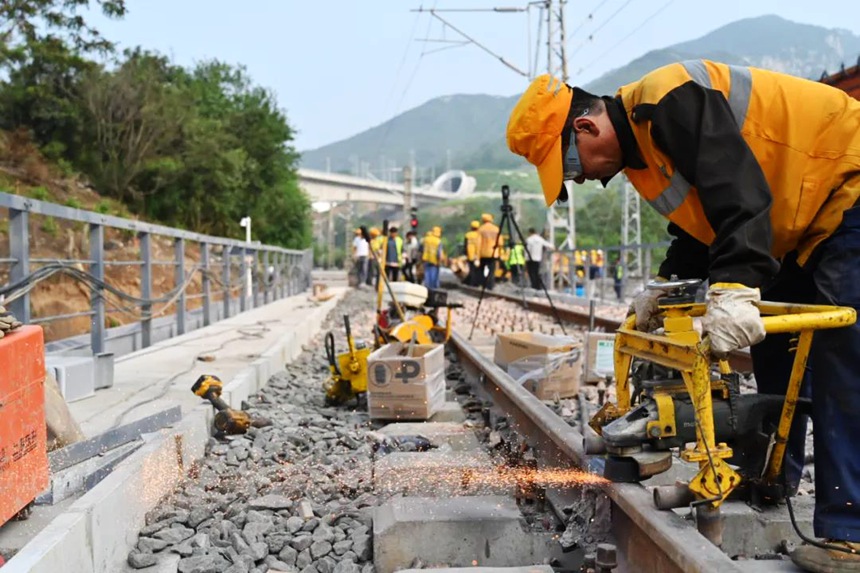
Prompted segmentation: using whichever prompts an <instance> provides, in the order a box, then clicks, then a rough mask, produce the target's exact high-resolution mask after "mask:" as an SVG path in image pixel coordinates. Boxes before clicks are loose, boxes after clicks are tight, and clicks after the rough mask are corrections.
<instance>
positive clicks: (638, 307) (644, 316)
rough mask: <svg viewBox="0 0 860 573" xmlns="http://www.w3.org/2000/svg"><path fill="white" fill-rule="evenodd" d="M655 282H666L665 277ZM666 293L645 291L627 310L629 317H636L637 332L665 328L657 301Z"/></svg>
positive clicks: (637, 296)
mask: <svg viewBox="0 0 860 573" xmlns="http://www.w3.org/2000/svg"><path fill="white" fill-rule="evenodd" d="M654 280H655V282H661V283H663V282H666V279H664V278H663V277H657V278H656V279H654ZM664 294H665V293H664V292H663V291H659V290H649V289H645V290H643V291H642V292H640V293H639V294H637V295H636V296H635V297H633V302H631V303H630V308H629V309H627V316H630V315H631V314H635V315H636V330H638V331H640V332H654V331H655V330H657V329H658V328H660V327H662V326H663V317H661V316H659V314H660V309H658V308H657V299H658V298H659V297H661V296H663V295H664Z"/></svg>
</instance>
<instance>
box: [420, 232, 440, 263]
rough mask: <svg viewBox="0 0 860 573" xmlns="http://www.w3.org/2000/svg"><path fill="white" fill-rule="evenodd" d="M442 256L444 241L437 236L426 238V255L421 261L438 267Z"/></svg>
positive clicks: (423, 255)
mask: <svg viewBox="0 0 860 573" xmlns="http://www.w3.org/2000/svg"><path fill="white" fill-rule="evenodd" d="M441 254H442V239H440V238H439V237H437V236H436V235H426V236H425V237H424V253H423V254H422V255H421V260H422V261H424V262H425V263H427V264H430V265H438V264H439V261H440V259H441V258H442V257H441Z"/></svg>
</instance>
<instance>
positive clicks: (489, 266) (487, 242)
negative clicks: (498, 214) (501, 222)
mask: <svg viewBox="0 0 860 573" xmlns="http://www.w3.org/2000/svg"><path fill="white" fill-rule="evenodd" d="M478 238H479V240H480V243H479V245H480V246H479V248H478V254H479V255H480V261H481V269H480V271H479V275H478V279H479V281H480V283H479V284H481V285H486V287H487V288H488V289H490V290H493V287H494V286H495V284H496V260H497V259H498V258H499V253H500V252H501V247H503V246H504V239H502V237H501V236H500V234H499V228H498V227H497V226H496V225H495V224H493V216H492V215H491V214H490V213H484V214H482V215H481V226H480V227H478Z"/></svg>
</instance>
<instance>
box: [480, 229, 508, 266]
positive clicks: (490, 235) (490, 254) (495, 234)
mask: <svg viewBox="0 0 860 573" xmlns="http://www.w3.org/2000/svg"><path fill="white" fill-rule="evenodd" d="M478 235H479V236H480V239H481V248H480V249H478V252H479V253H480V255H481V258H482V259H498V258H499V249H500V248H501V247H503V246H504V245H505V238H504V237H501V236H499V228H498V227H497V226H496V225H494V224H493V223H490V222H489V221H488V222H486V223H484V224H482V225H481V226H480V227H478ZM497 238H498V241H499V244H498V247H497V248H495V250H494V249H493V247H495V246H496V240H497Z"/></svg>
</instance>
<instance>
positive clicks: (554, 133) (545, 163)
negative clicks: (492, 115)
mask: <svg viewBox="0 0 860 573" xmlns="http://www.w3.org/2000/svg"><path fill="white" fill-rule="evenodd" d="M572 101H573V89H571V88H570V87H569V86H567V85H566V84H565V83H564V82H562V81H561V80H560V79H558V78H554V77H552V76H550V75H547V74H544V75H542V76H538V77H537V78H535V80H534V81H533V82H532V83H531V85H529V87H528V89H526V91H525V93H523V95H522V96H521V97H520V99H519V101H518V102H517V105H516V106H515V107H514V110H513V111H512V112H511V117H510V119H509V120H508V128H507V140H508V148H509V149H510V150H511V151H513V152H514V153H516V154H517V155H522V156H523V157H525V158H526V160H528V162H529V163H531V164H532V165H534V166H535V167H537V172H538V177H539V178H540V184H541V187H542V188H543V195H544V199H546V204H547V205H552V204H553V203H555V201H556V199H558V196H559V195H560V194H561V188H562V185H563V183H564V159H563V158H562V156H561V132H562V131H563V130H564V125H565V123H566V122H567V116H568V113H569V112H570V104H571V102H572ZM574 148H575V145H574Z"/></svg>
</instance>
